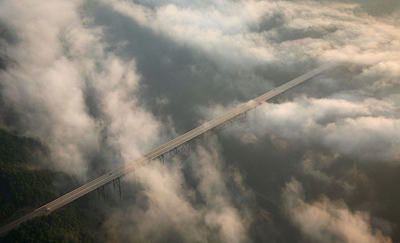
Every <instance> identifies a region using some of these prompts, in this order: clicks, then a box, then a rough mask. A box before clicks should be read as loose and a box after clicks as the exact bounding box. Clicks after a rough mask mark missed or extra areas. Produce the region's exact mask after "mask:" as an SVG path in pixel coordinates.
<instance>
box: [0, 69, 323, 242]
mask: <svg viewBox="0 0 400 243" xmlns="http://www.w3.org/2000/svg"><path fill="white" fill-rule="evenodd" d="M330 67H331V65H324V66H321V67H318V68H316V69H314V70H312V71H310V72H308V73H306V74H303V75H302V76H300V77H298V78H295V79H293V80H291V81H289V82H287V83H285V84H283V85H281V86H279V87H277V88H275V89H273V90H271V91H269V92H267V93H265V94H263V95H261V96H259V97H257V98H255V99H253V100H250V101H248V102H247V103H245V104H243V105H241V106H239V107H237V108H235V109H232V110H230V111H228V112H227V113H225V114H222V115H220V116H218V117H216V118H214V119H212V120H211V121H209V122H206V123H204V124H203V125H201V126H199V127H197V128H195V129H193V130H191V131H189V132H187V133H185V134H183V135H181V136H179V137H177V138H175V139H173V140H171V141H169V142H167V143H165V144H163V145H161V146H159V147H158V148H155V149H153V150H151V151H150V152H148V153H147V154H144V155H142V156H141V157H139V158H137V159H135V160H133V161H131V162H129V163H126V164H125V165H122V166H120V167H118V168H116V169H114V170H112V171H110V172H108V173H106V174H104V175H102V176H100V177H98V178H96V179H94V180H92V181H90V182H88V183H86V184H84V185H83V186H81V187H78V188H77V189H75V190H73V191H71V192H69V193H67V194H65V195H64V196H61V197H59V198H57V199H55V200H53V201H51V202H49V203H47V204H46V205H44V206H42V207H40V208H38V209H36V210H35V211H33V212H31V213H29V214H27V215H25V216H23V217H21V218H19V219H17V220H15V221H13V222H11V223H9V224H8V225H6V226H4V227H2V228H0V235H1V234H4V233H6V232H8V231H10V230H11V229H13V228H16V227H18V226H19V225H20V224H21V223H22V222H25V221H27V220H29V219H32V218H34V217H38V216H42V215H46V214H49V213H51V212H53V211H55V210H57V209H59V208H61V207H63V206H65V205H67V204H69V203H71V202H72V201H74V200H76V199H78V198H80V197H82V196H84V195H86V194H88V193H90V192H92V191H94V190H96V189H98V190H99V193H100V194H101V193H102V194H103V195H104V186H105V185H107V184H109V183H113V184H114V186H115V185H117V186H118V187H119V192H118V193H119V194H120V193H121V190H120V181H119V178H120V177H121V176H123V175H125V174H126V173H129V172H131V171H133V170H134V169H136V168H138V167H140V166H142V165H144V164H146V163H148V162H150V161H152V160H155V159H162V160H163V159H164V156H165V155H166V154H167V153H170V152H174V151H175V153H176V150H177V149H178V148H179V147H181V146H183V145H184V144H187V143H189V142H190V141H191V140H193V139H195V138H197V137H199V136H201V135H203V134H205V133H206V132H210V131H211V132H212V131H215V130H218V129H221V127H223V126H224V124H234V123H236V122H237V121H241V120H243V118H245V117H246V115H247V112H248V111H249V110H251V109H253V108H255V107H256V106H259V105H261V104H262V103H264V102H266V101H267V100H269V99H271V98H273V97H276V96H277V95H279V94H282V93H283V92H285V91H287V90H289V89H291V88H293V87H295V86H297V85H299V84H301V83H303V82H304V81H306V80H308V79H310V78H312V77H314V76H316V75H318V74H320V73H322V72H323V71H325V70H327V69H328V68H330Z"/></svg>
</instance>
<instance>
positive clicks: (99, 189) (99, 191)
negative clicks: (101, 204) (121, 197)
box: [97, 185, 106, 201]
mask: <svg viewBox="0 0 400 243" xmlns="http://www.w3.org/2000/svg"><path fill="white" fill-rule="evenodd" d="M97 194H98V195H99V196H101V197H103V199H104V201H105V200H106V192H105V190H104V185H103V186H101V187H99V188H97Z"/></svg>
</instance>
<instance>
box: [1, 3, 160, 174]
mask: <svg viewBox="0 0 400 243" xmlns="http://www.w3.org/2000/svg"><path fill="white" fill-rule="evenodd" d="M82 4H83V1H62V0H60V1H52V2H47V1H41V0H35V1H22V2H21V1H20V2H18V3H17V2H14V1H2V3H1V4H0V5H1V6H0V16H2V18H1V20H2V22H3V23H4V24H5V26H7V27H9V28H10V31H11V32H13V33H14V34H15V36H16V39H17V41H16V42H15V43H10V44H7V45H6V46H5V47H4V48H3V49H2V53H1V54H2V55H4V56H8V57H10V59H11V60H12V61H13V62H11V63H9V64H8V66H7V68H6V69H5V70H1V71H0V79H1V83H2V87H3V88H2V90H1V93H2V97H3V99H4V103H5V106H7V107H11V108H12V109H14V111H15V112H16V113H17V114H18V116H19V119H20V122H19V123H17V124H12V126H14V127H16V129H17V130H19V131H21V133H22V134H23V135H25V136H29V137H35V138H39V139H40V140H41V141H42V142H44V143H45V145H46V146H48V147H49V148H50V152H51V155H52V161H54V162H55V164H52V165H50V167H51V168H54V169H57V170H62V171H65V172H68V173H72V174H76V175H79V176H84V175H85V174H86V172H87V171H86V170H87V166H88V160H89V159H90V154H96V153H97V154H98V153H100V149H101V143H102V142H101V140H102V139H104V136H105V138H106V140H107V141H106V143H108V144H109V145H110V146H112V147H113V148H115V149H116V151H120V153H121V155H122V158H123V160H124V162H128V161H129V160H131V159H134V158H135V157H137V156H139V155H140V154H142V153H143V152H144V151H146V150H148V149H149V146H151V145H152V143H154V141H156V140H157V138H158V132H159V127H160V125H159V124H158V122H157V121H156V120H155V119H154V117H152V115H151V114H150V113H148V112H147V111H146V110H144V109H143V108H140V107H139V106H138V104H137V100H136V98H135V92H136V91H137V90H138V84H139V80H140V76H138V75H137V74H136V73H135V63H134V61H131V62H126V61H122V60H120V59H119V58H118V57H117V56H115V55H114V54H113V53H110V52H107V51H106V47H107V46H106V45H105V44H104V43H103V42H102V38H103V36H104V33H103V30H102V28H100V27H91V26H92V24H91V20H90V18H88V17H86V16H85V15H84V14H81V13H80V12H79V10H80V7H81V5H82ZM89 90H90V92H92V94H93V96H94V97H88V96H89V94H88V92H89ZM90 98H91V99H93V98H94V99H96V100H95V101H91V102H92V103H93V104H91V105H92V106H94V107H90V105H89V104H88V102H90V101H88V99H90ZM90 109H97V110H98V113H99V114H97V115H96V116H97V117H94V116H93V114H92V112H91V111H90ZM104 131H106V132H104ZM104 133H106V134H104ZM115 160H117V161H118V160H120V159H119V158H118V156H116V157H115V158H114V159H113V160H112V161H109V162H110V163H111V164H110V165H109V166H110V167H115V164H113V163H115Z"/></svg>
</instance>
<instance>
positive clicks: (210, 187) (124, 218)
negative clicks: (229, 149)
mask: <svg viewBox="0 0 400 243" xmlns="http://www.w3.org/2000/svg"><path fill="white" fill-rule="evenodd" d="M210 140H211V141H210ZM210 140H209V141H208V142H209V145H208V146H207V147H209V148H210V149H211V151H208V150H206V149H204V148H202V147H199V148H197V150H196V152H195V153H194V154H193V155H191V156H192V157H194V158H193V159H192V160H191V161H185V163H189V164H190V166H191V167H192V169H191V170H192V172H193V173H194V175H193V178H194V180H197V181H198V185H197V186H196V187H195V188H191V187H188V185H187V184H186V182H185V178H184V174H183V171H182V163H181V162H180V161H178V160H174V161H172V163H171V164H168V165H167V164H161V163H159V162H158V161H157V162H153V163H150V164H149V165H147V166H144V167H142V168H140V169H138V170H137V171H136V172H135V173H134V174H132V176H128V180H129V181H131V182H132V183H139V184H140V185H141V187H142V188H143V195H140V194H139V195H138V197H139V198H140V199H138V201H140V202H141V203H140V202H139V203H136V204H135V205H132V206H130V207H129V208H128V210H127V211H126V212H125V213H123V214H121V212H120V209H117V210H116V211H117V213H114V214H112V215H111V217H110V219H108V221H107V223H106V227H109V228H110V232H111V234H112V237H113V238H114V239H115V240H116V241H135V242H136V241H137V242H141V241H144V240H149V239H150V240H151V241H155V242H159V241H162V240H165V239H169V238H166V237H171V236H170V235H169V232H174V235H175V239H182V240H183V241H184V242H246V241H248V236H247V231H248V229H249V225H250V223H251V214H250V211H249V209H248V208H247V206H246V205H242V207H241V208H238V207H237V206H234V204H233V203H232V196H233V195H232V194H231V192H230V191H229V190H228V189H227V185H226V184H227V181H229V180H234V181H235V183H239V184H238V186H240V188H242V189H243V188H244V187H243V185H242V182H241V180H240V179H238V175H237V173H233V175H232V178H231V179H227V178H226V174H225V173H223V172H222V171H223V166H224V165H223V162H222V160H221V158H220V157H219V154H218V144H217V141H216V140H215V138H214V139H210ZM242 193H245V191H243V192H242ZM143 205H145V206H144V207H143ZM133 229H134V230H133ZM132 232H134V233H132ZM136 232H140V233H139V234H137V233H136Z"/></svg>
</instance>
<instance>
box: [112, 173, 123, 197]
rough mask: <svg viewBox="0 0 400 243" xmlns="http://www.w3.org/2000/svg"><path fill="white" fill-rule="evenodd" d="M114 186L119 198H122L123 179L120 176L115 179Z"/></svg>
mask: <svg viewBox="0 0 400 243" xmlns="http://www.w3.org/2000/svg"><path fill="white" fill-rule="evenodd" d="M113 187H114V190H115V191H116V192H117V194H118V196H119V198H120V199H122V191H121V181H120V179H119V177H118V178H116V179H114V180H113Z"/></svg>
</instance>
